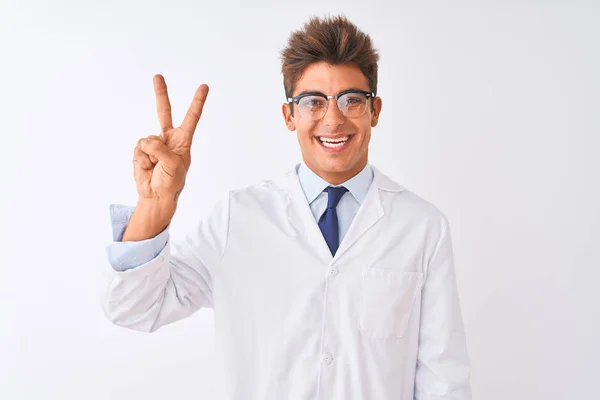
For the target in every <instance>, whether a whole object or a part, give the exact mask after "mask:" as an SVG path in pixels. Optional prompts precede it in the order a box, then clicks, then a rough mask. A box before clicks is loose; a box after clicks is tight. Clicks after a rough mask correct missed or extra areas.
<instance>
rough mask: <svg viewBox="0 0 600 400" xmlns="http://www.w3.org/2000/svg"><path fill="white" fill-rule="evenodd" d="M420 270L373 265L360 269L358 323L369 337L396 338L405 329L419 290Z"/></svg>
mask: <svg viewBox="0 0 600 400" xmlns="http://www.w3.org/2000/svg"><path fill="white" fill-rule="evenodd" d="M422 280H423V274H422V273H421V272H406V271H395V270H390V269H382V268H375V267H367V268H365V269H364V272H363V276H362V283H361V294H360V305H359V325H360V330H361V332H362V333H363V335H365V336H366V337H368V338H372V339H394V338H396V339H398V338H401V337H402V336H403V335H404V333H405V332H406V328H407V327H408V323H409V321H410V316H411V313H412V310H413V306H414V303H415V299H416V298H417V296H418V295H419V293H421V288H422Z"/></svg>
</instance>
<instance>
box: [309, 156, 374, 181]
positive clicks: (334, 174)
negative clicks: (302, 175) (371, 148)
mask: <svg viewBox="0 0 600 400" xmlns="http://www.w3.org/2000/svg"><path fill="white" fill-rule="evenodd" d="M367 161H368V160H365V161H363V162H360V163H358V164H356V165H354V166H353V167H352V168H351V169H347V170H344V171H323V170H319V169H318V168H314V167H312V166H311V165H310V164H308V163H307V162H306V161H305V162H304V163H305V164H306V166H307V167H308V168H310V170H311V171H313V172H314V173H315V174H317V175H318V176H320V177H321V178H322V179H323V180H324V181H326V182H327V183H329V184H330V185H339V184H341V183H344V182H346V181H347V180H349V179H351V178H353V177H355V176H356V175H358V174H359V173H360V171H362V170H363V169H364V168H365V167H366V166H367Z"/></svg>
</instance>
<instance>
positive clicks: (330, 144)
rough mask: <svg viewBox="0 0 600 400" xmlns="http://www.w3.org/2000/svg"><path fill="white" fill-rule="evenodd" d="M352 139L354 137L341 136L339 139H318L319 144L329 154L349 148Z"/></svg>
mask: <svg viewBox="0 0 600 400" xmlns="http://www.w3.org/2000/svg"><path fill="white" fill-rule="evenodd" d="M351 139H352V136H350V135H347V136H340V137H338V138H335V139H333V138H325V137H317V140H318V142H319V143H320V144H321V147H323V148H324V149H325V150H326V151H328V152H339V151H342V150H344V149H345V148H346V147H348V143H349V142H350V140H351Z"/></svg>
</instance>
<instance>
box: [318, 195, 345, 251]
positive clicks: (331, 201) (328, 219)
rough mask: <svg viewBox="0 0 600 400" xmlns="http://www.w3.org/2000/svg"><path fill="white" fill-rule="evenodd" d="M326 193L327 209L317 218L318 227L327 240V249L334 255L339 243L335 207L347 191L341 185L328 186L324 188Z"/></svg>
mask: <svg viewBox="0 0 600 400" xmlns="http://www.w3.org/2000/svg"><path fill="white" fill-rule="evenodd" d="M324 191H325V192H327V193H328V195H327V209H326V210H325V212H324V213H323V215H321V218H319V228H321V232H323V237H325V241H326V242H327V246H329V251H331V255H333V256H335V252H336V251H337V249H338V247H339V245H340V243H339V242H340V239H339V238H340V234H339V228H338V217H337V211H336V207H337V205H338V203H339V202H340V199H341V198H342V196H343V195H344V193H346V192H347V191H348V189H346V188H345V187H343V186H339V187H332V186H329V187H328V188H326V189H325V190H324Z"/></svg>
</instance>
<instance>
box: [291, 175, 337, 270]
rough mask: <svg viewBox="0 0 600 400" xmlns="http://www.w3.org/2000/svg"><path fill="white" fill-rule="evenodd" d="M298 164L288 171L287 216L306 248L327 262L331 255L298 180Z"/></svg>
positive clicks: (329, 261)
mask: <svg viewBox="0 0 600 400" xmlns="http://www.w3.org/2000/svg"><path fill="white" fill-rule="evenodd" d="M298 165H299V164H298ZM298 165H296V167H295V168H294V169H293V170H292V171H291V172H290V173H289V174H290V175H289V177H288V178H289V179H288V193H289V195H288V207H287V213H288V217H289V219H290V222H291V224H292V226H293V227H294V228H295V229H296V231H297V232H298V234H299V237H300V238H302V239H303V240H304V241H305V242H306V243H307V245H308V248H309V249H310V250H311V251H313V252H314V253H315V254H316V255H317V256H318V257H319V258H321V259H322V260H323V261H325V262H326V263H327V264H329V263H331V261H332V260H333V256H332V255H331V252H330V251H329V247H327V242H325V238H324V237H323V233H322V232H321V229H319V225H318V223H317V221H315V217H314V215H313V213H312V211H311V209H310V205H309V204H308V201H307V200H306V196H305V195H304V191H303V190H302V186H301V185H300V181H299V180H298V174H297V168H298Z"/></svg>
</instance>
